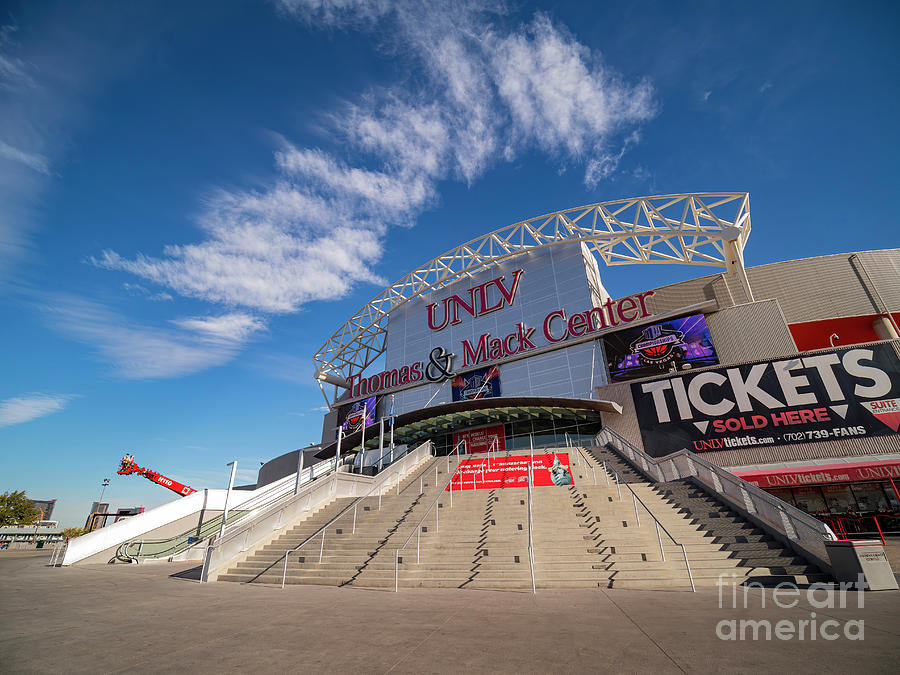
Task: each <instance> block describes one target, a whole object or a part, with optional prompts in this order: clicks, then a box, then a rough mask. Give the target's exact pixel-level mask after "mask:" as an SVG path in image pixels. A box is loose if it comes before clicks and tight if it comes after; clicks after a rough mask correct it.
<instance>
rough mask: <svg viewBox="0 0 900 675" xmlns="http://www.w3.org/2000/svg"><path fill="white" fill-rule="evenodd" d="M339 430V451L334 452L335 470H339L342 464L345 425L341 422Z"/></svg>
mask: <svg viewBox="0 0 900 675" xmlns="http://www.w3.org/2000/svg"><path fill="white" fill-rule="evenodd" d="M337 432H338V440H337V451H336V452H335V453H334V472H335V473H337V472H338V468H340V466H341V441H342V440H343V438H344V425H343V424H341V425H339V426H338V428H337Z"/></svg>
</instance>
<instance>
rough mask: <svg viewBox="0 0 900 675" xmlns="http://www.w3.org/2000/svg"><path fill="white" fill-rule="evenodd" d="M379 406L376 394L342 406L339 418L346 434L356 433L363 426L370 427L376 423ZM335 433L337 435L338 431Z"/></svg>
mask: <svg viewBox="0 0 900 675" xmlns="http://www.w3.org/2000/svg"><path fill="white" fill-rule="evenodd" d="M377 407H378V400H377V398H376V397H375V396H370V397H369V398H364V399H362V400H360V401H356V402H355V403H351V404H350V405H346V406H342V407H341V408H340V412H339V413H338V419H339V421H340V426H341V429H342V430H343V434H344V436H348V435H350V434H355V433H356V432H357V431H359V430H360V429H362V428H363V427H370V426H372V425H373V424H375V419H376V415H377V413H376V408H377ZM335 435H337V432H335Z"/></svg>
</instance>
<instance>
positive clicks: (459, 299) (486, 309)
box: [426, 270, 524, 331]
mask: <svg viewBox="0 0 900 675" xmlns="http://www.w3.org/2000/svg"><path fill="white" fill-rule="evenodd" d="M522 272H524V270H516V271H515V272H513V278H512V282H511V283H510V286H509V288H507V287H506V286H505V285H504V284H503V280H504V279H505V278H506V277H497V278H496V279H491V280H490V281H485V282H484V283H483V284H479V285H478V286H475V287H474V288H470V289H469V292H468V294H467V295H468V299H467V298H466V297H464V296H460V295H451V296H450V297H449V298H444V300H443V302H442V303H437V302H433V303H432V304H430V305H428V306H427V307H426V309H427V310H428V327H429V328H430V329H431V330H433V331H438V330H443V329H444V328H446V327H447V326H448V325H450V326H455V325H456V324H458V323H462V319H460V318H459V310H460V309H462V311H463V312H465V313H466V314H468V315H469V316H471V317H473V318H475V317H479V316H482V315H484V314H490V313H491V312H496V311H497V310H498V309H503V308H504V307H506V306H508V305H512V304H513V301H514V300H515V299H516V291H518V290H519V279H521V278H522ZM491 287H494V288H496V289H497V290H498V291H499V292H500V297H499V298H497V301H496V303H494V304H491V303H490V300H489V299H488V289H489V288H491ZM439 304H442V305H443V310H442V311H441V312H438V311H437V307H438V305H439ZM436 315H439V316H441V317H443V318H442V320H441V321H440V322H439V321H438V320H437V319H436V318H435V317H436ZM451 317H452V318H451Z"/></svg>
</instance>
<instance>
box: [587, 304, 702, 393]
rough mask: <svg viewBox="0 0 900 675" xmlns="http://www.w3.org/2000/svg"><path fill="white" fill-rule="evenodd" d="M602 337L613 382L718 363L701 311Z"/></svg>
mask: <svg viewBox="0 0 900 675" xmlns="http://www.w3.org/2000/svg"><path fill="white" fill-rule="evenodd" d="M603 339H604V342H605V343H606V361H607V365H608V367H609V381H610V382H626V381H628V380H634V379H637V378H640V377H652V376H654V375H661V374H663V373H670V372H679V371H683V370H690V369H692V368H701V367H703V366H714V365H716V364H718V363H719V357H718V355H717V354H716V350H715V348H714V347H713V343H712V338H711V337H710V335H709V328H708V327H707V326H706V317H704V316H703V315H702V314H691V315H690V316H684V317H681V318H678V319H671V320H670V321H661V322H659V323H653V324H650V325H647V326H637V327H635V328H629V329H627V330H621V331H617V332H615V333H612V334H611V335H608V336H605V337H604V338H603Z"/></svg>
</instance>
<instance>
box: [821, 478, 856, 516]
mask: <svg viewBox="0 0 900 675" xmlns="http://www.w3.org/2000/svg"><path fill="white" fill-rule="evenodd" d="M822 494H823V495H824V496H825V504H826V505H827V506H828V511H829V512H830V513H832V514H835V515H839V514H842V513H854V512H856V510H857V508H856V499H855V498H854V497H853V493H852V492H850V486H849V485H823V486H822Z"/></svg>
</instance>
